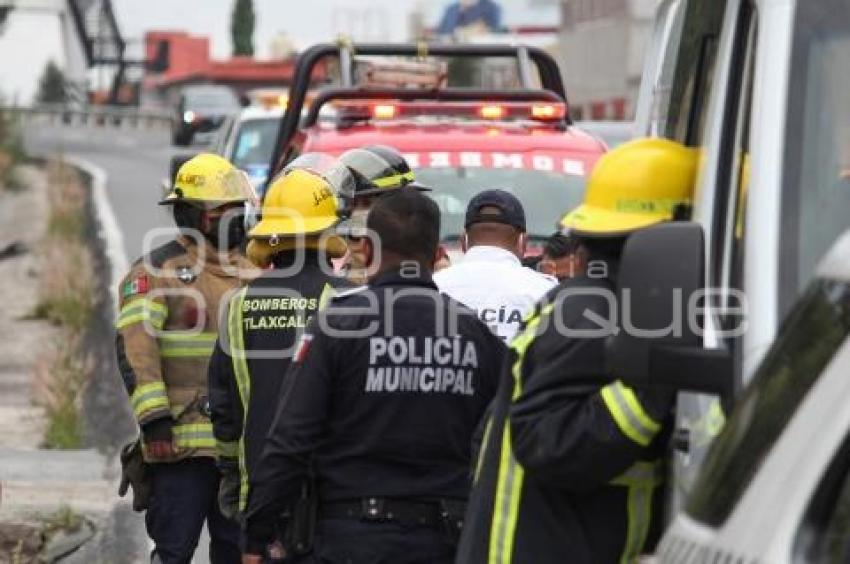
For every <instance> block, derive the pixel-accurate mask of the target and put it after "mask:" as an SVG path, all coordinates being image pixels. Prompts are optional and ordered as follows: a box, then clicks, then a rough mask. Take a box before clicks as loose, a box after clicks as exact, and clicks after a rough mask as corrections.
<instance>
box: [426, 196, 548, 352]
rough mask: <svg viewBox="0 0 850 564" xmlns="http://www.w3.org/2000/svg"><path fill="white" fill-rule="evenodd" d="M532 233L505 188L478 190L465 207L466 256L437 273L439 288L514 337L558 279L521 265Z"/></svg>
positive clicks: (503, 334) (503, 333)
mask: <svg viewBox="0 0 850 564" xmlns="http://www.w3.org/2000/svg"><path fill="white" fill-rule="evenodd" d="M527 242H528V235H527V234H526V232H525V211H524V210H523V208H522V204H521V203H520V201H519V200H518V199H517V198H516V197H515V196H514V195H513V194H511V193H509V192H506V191H504V190H485V191H483V192H480V193H478V194H477V195H476V196H475V197H474V198H472V200H471V201H470V202H469V206H468V207H467V208H466V219H465V221H464V232H463V235H462V237H461V247H462V248H463V250H464V252H465V253H466V255H465V256H464V257H463V260H461V261H460V262H458V263H457V264H455V265H452V266H450V267H448V268H445V269H443V270H440V271H439V272H436V273H435V274H434V282H435V283H436V284H437V287H439V289H440V291H441V292H443V293H445V294H448V295H449V296H451V297H452V298H454V299H455V300H457V301H459V302H461V303H462V304H464V305H466V306H468V307H470V308H472V309H474V310H475V311H477V312H478V317H479V318H480V319H481V321H483V322H484V323H485V324H486V325H487V326H488V327H490V329H491V330H492V331H493V332H494V333H495V334H496V335H498V336H499V337H501V338H502V339H504V340H505V341H510V340H511V339H512V338H513V336H514V335H515V334H516V332H517V330H518V329H519V326H520V323H521V321H522V319H523V317H524V316H525V314H526V313H528V312H529V311H530V310H531V308H532V306H534V304H535V302H537V301H538V300H539V299H540V298H541V297H543V295H545V294H546V292H548V291H549V290H550V289H552V288H553V287H554V286H555V285H556V284H557V280H556V279H555V278H553V277H552V276H548V275H546V274H541V273H539V272H536V271H534V270H532V269H530V268H526V267H524V266H522V263H521V262H520V260H521V258H522V257H523V255H524V254H525V247H526V244H527Z"/></svg>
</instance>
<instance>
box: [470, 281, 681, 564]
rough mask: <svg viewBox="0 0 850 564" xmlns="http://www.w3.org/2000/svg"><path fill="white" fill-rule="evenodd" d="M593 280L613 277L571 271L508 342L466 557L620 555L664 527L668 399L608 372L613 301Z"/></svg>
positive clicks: (491, 561) (580, 560) (585, 563)
mask: <svg viewBox="0 0 850 564" xmlns="http://www.w3.org/2000/svg"><path fill="white" fill-rule="evenodd" d="M598 290H603V292H604V291H605V290H608V291H613V286H612V285H611V284H610V283H609V282H608V281H607V280H593V279H590V278H579V279H575V280H570V281H566V282H564V283H563V284H561V285H560V286H558V287H556V288H555V289H553V290H552V291H551V292H549V293H548V294H547V295H546V296H545V297H544V299H543V300H541V302H540V303H539V304H538V305H537V306H536V307H535V309H534V310H533V312H532V313H531V315H530V316H529V317H528V318H527V320H526V322H525V323H524V327H523V329H521V330H520V332H519V333H518V334H517V336H516V338H515V339H514V340H513V341H512V342H511V345H510V352H509V356H508V359H507V361H506V362H505V364H504V365H503V371H502V379H501V380H500V386H499V390H498V392H497V395H496V399H495V400H494V403H493V407H492V412H491V414H490V417H489V419H488V420H487V423H486V425H485V429H484V439H483V445H482V450H481V452H480V453H479V457H478V464H477V467H476V469H475V475H474V479H475V483H474V486H473V491H472V495H471V497H470V501H469V506H468V510H467V516H466V520H465V523H464V530H463V535H462V538H461V543H460V547H459V551H458V556H457V562H458V563H459V564H468V563H472V562H475V563H487V564H550V563H551V564H555V563H562V562H571V563H574V564H608V563H617V562H623V563H625V562H632V561H634V558H635V557H636V556H637V555H638V554H640V553H641V552H642V551H643V550H644V547H646V546H648V545H649V544H651V543H653V542H654V540H655V539H656V538H657V536H658V533H659V531H658V525H659V524H660V519H659V518H660V510H661V505H660V503H659V502H660V498H661V488H659V487H658V486H659V485H660V484H661V477H662V473H661V468H660V460H659V459H660V457H661V455H662V452H663V447H662V445H663V443H664V436H665V433H666V429H668V428H669V426H670V425H671V423H672V420H671V417H670V411H671V404H672V401H671V399H670V398H669V397H666V396H665V397H655V396H653V395H652V394H650V393H647V392H641V391H636V390H633V389H630V388H629V387H627V386H625V385H623V384H622V383H621V382H619V381H617V380H613V379H612V378H606V377H605V364H604V356H605V341H606V333H607V332H608V331H609V329H603V330H600V329H601V327H604V322H600V321H599V320H600V319H604V320H611V319H612V317H611V316H610V315H609V307H611V306H612V305H613V303H612V302H611V301H610V300H608V299H606V297H605V296H604V295H602V293H600V292H598ZM559 295H560V296H561V297H560V298H559V297H558V296H559ZM609 295H610V294H609ZM600 323H602V324H603V325H600ZM567 331H569V332H567ZM574 331H575V332H574ZM578 331H582V333H579V332H578ZM584 331H591V332H596V334H593V333H583V332H584Z"/></svg>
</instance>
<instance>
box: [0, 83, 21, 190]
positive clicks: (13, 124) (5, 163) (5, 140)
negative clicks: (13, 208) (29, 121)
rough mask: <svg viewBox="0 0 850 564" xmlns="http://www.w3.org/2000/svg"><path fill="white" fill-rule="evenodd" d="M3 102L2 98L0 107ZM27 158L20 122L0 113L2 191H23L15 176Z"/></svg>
mask: <svg viewBox="0 0 850 564" xmlns="http://www.w3.org/2000/svg"><path fill="white" fill-rule="evenodd" d="M2 102H3V100H2V97H0V105H2ZM25 157H26V154H25V153H24V143H23V139H22V137H21V130H20V126H19V123H18V120H17V119H16V117H15V116H14V115H13V114H12V113H11V112H3V111H0V190H12V191H17V190H21V189H23V185H22V184H21V183H20V182H19V181H18V179H17V177H16V176H15V167H16V166H17V165H19V164H20V163H21V162H22V161H23V160H24V158H25Z"/></svg>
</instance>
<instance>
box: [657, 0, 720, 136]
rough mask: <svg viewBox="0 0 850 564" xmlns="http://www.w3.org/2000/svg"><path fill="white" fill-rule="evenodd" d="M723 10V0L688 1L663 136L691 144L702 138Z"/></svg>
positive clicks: (671, 83)
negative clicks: (709, 0)
mask: <svg viewBox="0 0 850 564" xmlns="http://www.w3.org/2000/svg"><path fill="white" fill-rule="evenodd" d="M725 12H726V0H716V1H713V2H689V3H688V5H687V7H686V12H685V15H684V24H683V25H684V27H683V29H682V32H681V36H680V43H679V45H678V53H679V56H678V59H677V60H676V67H675V71H674V74H673V79H672V81H671V82H670V98H669V121H668V122H667V130H666V131H665V132H664V137H668V138H670V139H674V140H676V141H679V142H682V143H685V144H686V145H690V146H695V145H698V144H699V142H700V140H701V139H702V129H703V126H704V124H705V116H706V113H707V111H708V100H709V93H710V92H711V88H712V84H713V81H714V67H715V62H716V59H717V46H718V41H717V38H718V37H719V36H720V28H721V25H722V24H723V15H724V13H725ZM670 47H671V48H672V47H673V44H672V42H671V46H670Z"/></svg>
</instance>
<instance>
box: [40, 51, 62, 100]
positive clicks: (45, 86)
mask: <svg viewBox="0 0 850 564" xmlns="http://www.w3.org/2000/svg"><path fill="white" fill-rule="evenodd" d="M36 101H38V102H39V103H42V104H64V103H65V102H67V101H68V89H67V84H66V82H65V74H64V73H63V72H62V69H60V68H59V67H58V66H56V63H54V62H53V61H48V63H47V66H46V67H44V73H43V74H42V75H41V78H40V79H39V81H38V94H36Z"/></svg>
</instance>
